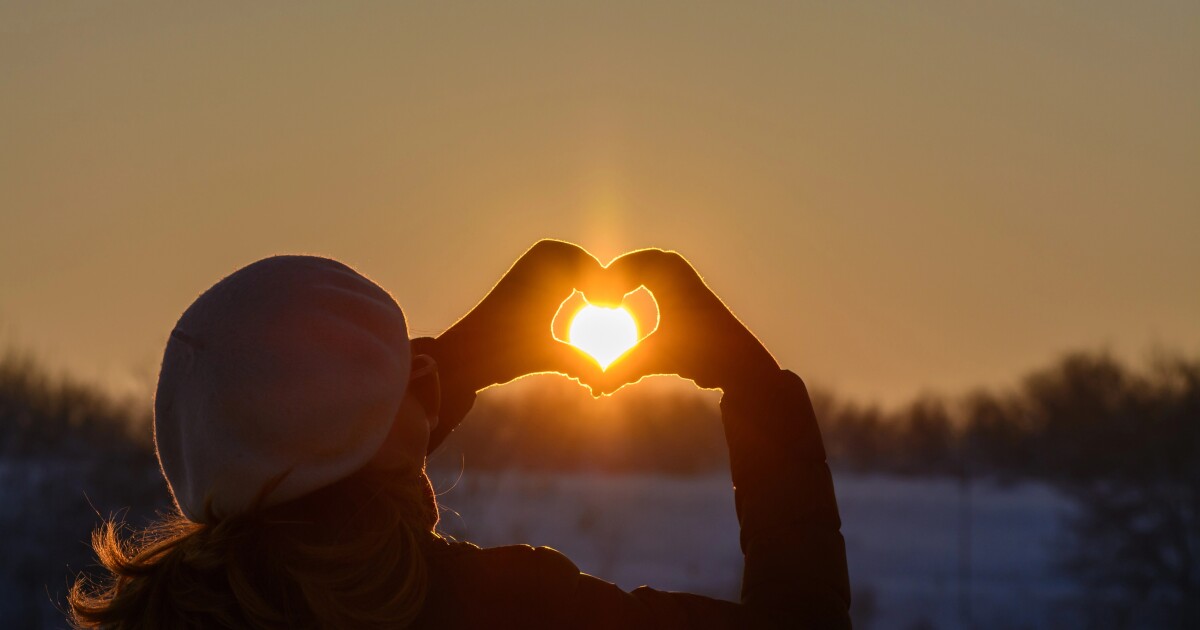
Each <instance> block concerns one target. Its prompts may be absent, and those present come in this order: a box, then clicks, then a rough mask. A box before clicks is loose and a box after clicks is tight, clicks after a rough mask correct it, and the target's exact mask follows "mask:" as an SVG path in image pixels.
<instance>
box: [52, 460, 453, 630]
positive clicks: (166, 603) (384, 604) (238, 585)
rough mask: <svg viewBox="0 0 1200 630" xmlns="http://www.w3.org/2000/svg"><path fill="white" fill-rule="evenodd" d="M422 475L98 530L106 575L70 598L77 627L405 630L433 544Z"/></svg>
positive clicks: (352, 480) (371, 475) (359, 476)
mask: <svg viewBox="0 0 1200 630" xmlns="http://www.w3.org/2000/svg"><path fill="white" fill-rule="evenodd" d="M437 519H438V515H437V506H436V503H435V500H434V496H433V490H432V488H431V487H430V485H429V480H428V478H427V477H426V476H425V475H424V473H419V474H413V475H408V476H406V477H405V478H397V477H396V476H395V475H394V474H392V473H383V472H378V471H371V470H364V471H360V472H359V473H356V474H355V475H353V476H351V477H349V478H347V479H345V480H342V481H340V482H338V483H336V484H334V485H332V486H329V487H327V488H324V489H321V490H318V491H316V492H314V493H312V494H309V495H307V496H305V497H302V498H300V499H297V500H295V501H292V502H289V503H286V504H283V505H279V506H274V507H271V508H267V509H262V510H252V511H250V512H248V513H246V514H240V515H237V516H232V517H228V518H224V519H211V518H210V519H207V520H208V522H206V523H203V524H201V523H193V522H191V521H188V520H187V519H186V518H184V517H183V515H182V514H180V513H179V512H178V511H176V512H174V513H172V514H169V515H167V516H165V517H164V518H162V519H161V520H160V521H159V522H157V523H156V524H154V525H152V526H150V527H149V528H147V529H145V530H143V531H141V532H138V533H134V534H133V535H131V536H124V533H125V532H124V531H123V529H124V528H123V526H121V525H119V524H117V523H115V522H113V521H109V522H106V523H104V524H103V525H102V526H100V527H99V528H98V529H97V530H96V531H95V532H94V533H93V534H92V547H93V549H94V550H95V552H96V556H97V558H98V560H99V562H100V564H101V566H102V567H103V569H104V572H105V573H106V574H107V575H106V576H105V577H104V578H102V579H99V580H95V579H92V578H89V577H86V576H81V577H80V578H79V579H78V580H76V582H75V583H74V584H73V585H72V587H71V590H70V593H69V594H68V597H67V601H68V604H69V606H70V621H71V622H72V624H73V625H74V626H75V627H77V628H119V629H123V628H133V627H137V628H209V627H214V626H215V627H230V628H276V627H281V626H286V627H296V628H317V627H356V628H383V627H387V628H397V627H400V628H402V627H406V626H408V625H410V624H411V623H412V622H413V621H414V620H415V619H416V618H417V616H418V615H419V614H420V611H421V608H422V606H423V605H424V602H425V596H426V592H427V589H428V567H427V565H426V560H425V556H424V553H423V548H424V546H425V545H426V543H427V542H428V541H429V540H430V539H432V538H434V537H436V536H437V534H435V533H434V531H433V530H434V527H435V526H436V524H437Z"/></svg>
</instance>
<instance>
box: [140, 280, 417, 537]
mask: <svg viewBox="0 0 1200 630" xmlns="http://www.w3.org/2000/svg"><path fill="white" fill-rule="evenodd" d="M411 362H412V358H411V351H410V349H409V341H408V330H407V326H406V325H405V321H404V313H403V312H402V311H401V310H400V307H399V306H398V305H397V304H396V301H395V300H393V299H392V297H391V296H390V295H389V294H388V293H387V291H385V290H383V289H382V288H380V287H379V286H378V285H376V284H375V283H373V282H371V281H370V280H368V279H366V278H364V277H363V276H362V275H360V274H359V273H357V272H356V271H354V270H353V269H351V268H349V267H347V266H346V265H343V264H342V263H339V262H336V261H333V260H329V259H326V258H317V257H313V256H275V257H272V258H266V259H264V260H260V261H258V262H256V263H253V264H251V265H249V266H247V267H244V268H242V269H240V270H238V271H236V272H235V273H233V274H232V275H230V276H228V277H226V278H225V279H223V280H221V281H220V282H218V283H217V284H216V285H214V286H213V287H212V288H210V289H209V290H208V291H205V292H204V293H203V294H202V295H201V296H200V297H199V298H197V299H196V301H195V302H194V303H192V305H191V306H190V307H188V309H187V310H186V311H185V312H184V313H183V316H182V317H180V319H179V323H178V324H176V325H175V329H174V330H173V331H172V332H171V337H170V339H169V340H168V341H167V348H166V352H165V354H164V356H163V363H162V371H161V372H160V373H159V377H158V391H157V393H156V394H155V399H154V442H155V446H156V448H157V451H158V460H159V464H160V465H161V466H162V472H163V475H164V476H165V477H166V478H167V483H168V484H169V485H170V487H171V494H172V496H174V498H175V502H176V503H177V504H178V505H179V509H180V510H181V511H182V512H183V514H184V516H186V517H187V518H189V519H190V520H192V521H195V522H204V521H206V520H207V519H208V515H207V511H206V502H209V501H211V511H212V513H213V516H216V517H223V516H227V515H231V514H235V513H237V512H241V511H244V510H246V509H247V508H249V507H251V506H252V505H253V503H254V501H255V499H256V498H257V497H258V496H259V494H260V492H261V491H262V490H263V488H264V486H265V485H266V484H267V483H268V482H270V481H272V480H273V479H276V478H278V477H279V476H280V475H285V474H286V475H285V476H284V477H283V480H282V482H280V483H279V485H278V487H276V488H275V489H274V490H273V491H271V492H270V494H269V495H267V496H266V497H265V499H264V501H263V503H262V504H261V505H262V506H263V507H265V506H269V505H275V504H278V503H282V502H285V501H288V500H291V499H295V498H297V497H300V496H303V495H305V494H308V493H310V492H312V491H314V490H317V489H320V488H322V487H325V486H327V485H329V484H331V483H333V482H335V481H338V480H340V479H343V478H345V477H347V476H349V475H350V474H351V473H353V472H355V471H357V470H358V469H360V468H362V467H363V466H364V465H365V464H366V463H367V462H368V461H369V460H370V459H371V458H372V457H373V456H374V455H375V453H376V452H378V450H379V448H380V447H381V446H382V445H383V442H384V440H385V438H386V437H387V435H388V432H389V430H390V429H391V426H392V422H393V420H394V419H395V417H396V414H397V412H398V411H399V409H400V402H401V400H402V399H403V398H404V392H405V388H406V386H407V384H408V376H409V371H410V370H411V366H412V363H411Z"/></svg>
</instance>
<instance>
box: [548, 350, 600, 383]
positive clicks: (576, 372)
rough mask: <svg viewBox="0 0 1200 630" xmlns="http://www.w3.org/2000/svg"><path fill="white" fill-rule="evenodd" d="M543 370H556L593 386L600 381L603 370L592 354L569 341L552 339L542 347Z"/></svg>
mask: <svg viewBox="0 0 1200 630" xmlns="http://www.w3.org/2000/svg"><path fill="white" fill-rule="evenodd" d="M541 354H542V356H541V360H540V363H541V369H540V370H539V371H541V372H555V373H558V374H562V375H564V376H566V377H568V378H573V379H575V380H578V381H579V382H580V383H583V384H584V385H587V386H589V387H593V384H595V383H598V382H600V380H601V379H602V377H603V371H602V370H601V369H600V365H599V364H597V363H596V360H595V359H593V358H592V357H591V356H590V355H588V354H587V353H585V352H584V351H582V350H580V349H579V348H576V347H575V346H572V345H570V344H567V343H563V342H561V341H558V340H553V341H551V343H550V344H548V345H546V346H544V347H543V349H542V353H541Z"/></svg>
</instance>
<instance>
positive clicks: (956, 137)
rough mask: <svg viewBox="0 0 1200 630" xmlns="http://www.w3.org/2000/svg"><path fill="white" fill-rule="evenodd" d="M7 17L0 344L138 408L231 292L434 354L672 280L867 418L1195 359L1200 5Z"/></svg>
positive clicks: (211, 11) (211, 8) (139, 9)
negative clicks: (1169, 356) (1024, 381)
mask: <svg viewBox="0 0 1200 630" xmlns="http://www.w3.org/2000/svg"><path fill="white" fill-rule="evenodd" d="M647 4H651V3H641V2H629V3H612V2H608V3H592V4H584V3H550V2H547V3H518V4H512V3H508V4H505V6H504V7H503V8H501V7H499V6H496V5H495V4H493V3H481V4H470V5H467V4H460V3H429V4H420V5H417V4H411V3H320V4H318V3H304V2H298V3H253V4H241V3H236V4H233V3H231V4H221V5H214V4H212V3H201V4H182V5H168V6H163V5H161V4H157V3H149V2H113V3H95V2H55V3H34V2H21V3H15V2H0V334H2V335H3V340H4V341H5V342H7V343H9V344H13V345H18V346H21V347H25V348H28V349H31V350H33V351H35V352H36V353H38V354H40V355H42V356H44V357H45V358H46V360H47V361H48V362H49V363H50V364H51V365H53V366H56V367H60V368H62V369H67V370H71V371H73V372H74V373H76V374H79V375H81V376H84V377H86V378H90V379H97V380H102V381H104V382H107V383H111V384H114V385H116V386H124V384H127V383H128V382H130V381H131V380H137V379H139V378H140V379H143V380H144V379H146V378H148V376H147V375H153V374H154V373H155V372H156V370H157V362H158V360H159V353H160V351H161V346H162V344H163V342H164V339H165V337H166V333H167V332H168V331H169V329H170V327H171V325H172V324H173V323H174V321H175V318H176V317H177V316H178V315H179V313H180V312H181V311H182V310H183V309H184V308H185V307H186V306H187V304H188V303H189V302H190V301H191V300H192V299H193V298H194V297H195V296H196V294H197V293H198V292H200V291H201V290H203V289H204V288H206V287H207V286H208V285H210V284H211V283H212V282H214V281H216V280H217V279H219V278H220V277H221V276H222V275H224V274H225V273H228V272H229V271H231V270H233V269H234V268H236V267H237V266H240V265H242V264H245V263H248V262H251V261H253V260H255V259H257V258H260V257H263V256H266V255H270V254H274V253H279V252H308V253H319V254H324V255H328V256H333V257H336V258H340V259H343V260H345V261H347V262H349V263H351V264H353V265H355V266H357V267H358V268H359V269H360V270H362V271H363V272H365V273H367V274H368V275H370V276H371V277H373V278H374V279H376V280H378V281H379V282H381V283H382V284H384V286H386V287H387V288H388V289H389V290H391V291H392V293H393V294H394V295H395V296H396V298H397V299H398V300H399V301H400V303H401V305H403V306H404V308H405V310H406V312H407V313H408V315H409V318H410V321H411V323H412V325H413V327H414V328H415V329H416V330H417V331H418V332H436V331H439V330H440V329H441V328H443V327H444V326H446V325H448V324H450V323H452V322H453V321H454V319H455V318H457V317H458V316H459V315H461V314H462V313H463V312H465V311H466V310H467V309H468V308H469V307H470V306H471V305H473V304H474V303H475V301H476V300H477V299H478V298H479V297H481V296H482V294H483V293H484V292H485V291H486V289H487V288H488V287H489V286H490V285H491V283H492V282H493V281H494V280H495V279H496V278H497V276H498V274H499V273H501V272H502V271H503V270H504V269H505V268H506V267H507V265H508V264H509V263H510V262H511V261H512V259H513V257H515V256H516V255H517V254H519V253H520V252H521V251H523V249H524V248H525V247H526V246H528V245H529V244H530V243H532V242H533V241H534V240H536V239H538V238H541V237H557V238H564V239H569V240H573V241H576V242H579V243H581V244H583V245H584V246H586V247H589V248H591V249H592V250H593V251H595V252H596V253H597V254H599V255H600V256H602V257H604V258H608V257H611V256H613V255H616V254H619V253H621V252H623V251H625V250H629V249H633V248H638V247H646V246H659V247H665V248H673V249H677V250H679V251H681V252H683V253H684V254H686V255H687V256H688V257H689V258H691V259H692V260H693V262H694V263H695V264H696V265H697V267H698V268H699V269H700V270H701V271H702V272H704V273H705V275H706V277H707V278H708V280H709V282H710V284H711V285H712V286H713V287H714V288H715V289H716V290H717V292H718V293H719V294H720V295H721V296H722V297H723V298H724V299H725V300H726V301H727V302H728V303H730V304H731V305H733V306H734V308H735V310H736V311H737V312H738V314H739V315H740V316H741V317H742V318H743V319H744V320H745V321H746V322H748V323H749V324H750V325H751V327H752V328H753V329H754V330H755V331H756V332H757V333H758V334H759V336H760V337H762V338H763V339H764V340H765V341H766V343H767V345H768V346H769V347H770V348H771V349H772V350H773V351H774V352H775V353H776V354H777V356H778V357H779V358H780V359H781V361H782V362H783V363H784V365H785V366H786V367H790V368H792V369H794V370H796V371H797V372H799V373H800V374H802V375H803V376H805V377H807V378H808V379H809V380H810V381H811V382H814V383H819V384H824V385H827V386H832V387H834V388H836V389H837V390H839V391H842V392H844V393H847V394H851V395H854V396H857V397H860V398H863V399H868V400H871V399H873V400H879V401H883V402H888V403H892V402H898V401H901V400H903V399H906V398H908V397H909V396H911V395H913V394H915V393H916V392H918V391H920V390H922V389H927V388H932V389H936V390H940V391H946V392H956V391H961V390H963V389H965V388H968V387H973V386H977V385H1004V384H1007V383H1011V382H1012V380H1013V379H1014V378H1015V377H1016V376H1018V375H1019V374H1020V373H1021V372H1023V371H1025V370H1027V369H1029V368H1031V367H1034V366H1037V365H1041V364H1044V363H1045V362H1047V361H1049V360H1050V359H1051V358H1052V357H1054V356H1056V355H1058V354H1059V353H1061V352H1063V351H1065V350H1069V349H1079V348H1099V347H1108V348H1112V349H1114V350H1116V351H1118V352H1120V353H1124V354H1126V355H1127V356H1130V357H1134V358H1137V357H1140V356H1142V355H1144V354H1145V353H1146V352H1147V351H1148V349H1149V348H1150V347H1151V346H1152V345H1154V344H1159V345H1162V346H1165V347H1170V348H1177V349H1180V350H1183V351H1185V352H1188V353H1191V354H1193V355H1194V354H1196V353H1200V324H1198V322H1200V279H1198V275H1200V274H1198V273H1197V272H1200V247H1197V241H1198V240H1200V3H1196V2H1194V1H1180V2H1154V1H1151V2H1136V3H1135V2H1125V3H1115V2H1051V3H1048V2H1041V1H1036V2H1035V1H1029V2H1005V3H987V4H988V6H975V5H976V4H983V3H959V2H936V3H891V2H879V3H812V4H807V3H728V4H727V5H725V4H723V5H714V6H704V5H699V4H696V3H677V4H666V3H654V6H643V5H647Z"/></svg>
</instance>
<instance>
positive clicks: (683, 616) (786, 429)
mask: <svg viewBox="0 0 1200 630" xmlns="http://www.w3.org/2000/svg"><path fill="white" fill-rule="evenodd" d="M721 414H722V420H723V422H724V426H725V436H726V440H727V442H728V445H729V455H730V465H731V471H732V475H733V484H734V504H735V506H736V509H737V515H738V522H739V524H740V526H741V546H742V552H743V554H744V555H745V566H744V571H743V577H742V597H741V602H740V603H733V602H725V601H720V600H715V599H711V598H707V597H701V596H698V595H691V594H686V593H669V592H662V591H656V590H653V589H650V588H645V587H643V588H639V589H637V590H634V591H632V592H630V593H626V592H624V591H621V590H620V589H619V588H618V587H616V586H615V585H613V584H610V583H608V582H604V581H602V580H599V579H597V578H594V577H591V576H589V575H580V576H579V578H578V583H577V585H576V588H575V591H574V600H575V601H574V603H573V608H574V609H575V610H576V611H577V614H578V615H579V616H578V617H576V618H575V619H574V622H573V623H572V625H573V626H576V627H585V628H586V627H595V628H601V627H660V628H661V627H681V628H682V627H687V628H747V627H753V628H839V629H840V628H849V627H850V626H851V624H850V615H849V607H850V580H849V575H848V572H847V568H846V548H845V542H844V540H843V538H842V535H841V532H840V528H841V520H840V517H839V516H838V508H837V501H836V500H835V498H834V491H833V480H832V477H831V475H830V472H829V466H828V465H827V464H826V461H825V448H824V445H823V444H822V441H821V434H820V431H819V429H818V427H817V422H816V417H815V414H814V412H813V408H812V402H811V401H810V399H809V396H808V391H807V389H806V388H805V386H804V383H803V381H801V380H800V378H799V377H798V376H796V375H795V374H793V373H791V372H787V371H780V372H779V373H778V375H772V378H771V379H769V380H765V381H759V382H756V383H754V384H751V385H747V386H743V387H741V388H738V389H732V390H730V391H728V392H726V394H725V396H724V397H723V398H722V400H721Z"/></svg>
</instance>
